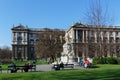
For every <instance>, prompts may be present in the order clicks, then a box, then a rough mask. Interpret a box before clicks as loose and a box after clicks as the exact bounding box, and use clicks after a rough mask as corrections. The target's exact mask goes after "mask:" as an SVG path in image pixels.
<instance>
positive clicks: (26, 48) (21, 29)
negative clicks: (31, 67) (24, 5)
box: [11, 24, 55, 60]
mask: <svg viewBox="0 0 120 80" xmlns="http://www.w3.org/2000/svg"><path fill="white" fill-rule="evenodd" d="M11 30H12V59H13V60H14V59H17V60H22V59H23V60H31V59H35V57H36V56H35V43H36V42H37V41H39V40H38V36H39V34H40V33H42V32H45V31H46V30H48V29H47V28H43V29H39V28H35V29H34V28H28V27H27V26H23V25H21V24H20V25H19V26H13V28H12V29H11ZM49 30H55V29H49Z"/></svg>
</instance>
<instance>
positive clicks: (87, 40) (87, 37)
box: [86, 30, 88, 43]
mask: <svg viewBox="0 0 120 80" xmlns="http://www.w3.org/2000/svg"><path fill="white" fill-rule="evenodd" d="M87 42H88V31H87V30H86V43H87Z"/></svg>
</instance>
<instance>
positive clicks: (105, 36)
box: [67, 23, 120, 58]
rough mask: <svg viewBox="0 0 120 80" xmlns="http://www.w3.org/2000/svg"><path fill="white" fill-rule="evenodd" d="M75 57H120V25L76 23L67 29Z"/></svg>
mask: <svg viewBox="0 0 120 80" xmlns="http://www.w3.org/2000/svg"><path fill="white" fill-rule="evenodd" d="M67 34H68V38H69V41H70V43H71V44H72V45H73V50H74V55H75V56H74V57H75V58H77V57H98V56H99V57H111V56H114V57H120V27H118V26H115V27H95V26H91V25H84V24H81V23H76V24H74V25H72V26H71V27H70V29H69V30H67Z"/></svg>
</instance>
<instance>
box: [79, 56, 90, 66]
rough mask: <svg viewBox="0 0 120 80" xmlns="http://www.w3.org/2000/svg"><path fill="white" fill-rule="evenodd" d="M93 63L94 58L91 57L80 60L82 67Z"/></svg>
mask: <svg viewBox="0 0 120 80" xmlns="http://www.w3.org/2000/svg"><path fill="white" fill-rule="evenodd" d="M91 65H92V59H90V58H85V59H81V60H80V66H81V67H85V68H88V67H91Z"/></svg>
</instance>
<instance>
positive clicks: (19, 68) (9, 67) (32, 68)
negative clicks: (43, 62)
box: [7, 65, 36, 73]
mask: <svg viewBox="0 0 120 80" xmlns="http://www.w3.org/2000/svg"><path fill="white" fill-rule="evenodd" d="M24 68H25V66H16V69H17V70H21V72H23V71H24ZM10 70H11V66H8V69H7V73H8V72H9V71H10ZM29 70H30V71H36V65H33V66H30V67H29Z"/></svg>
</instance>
